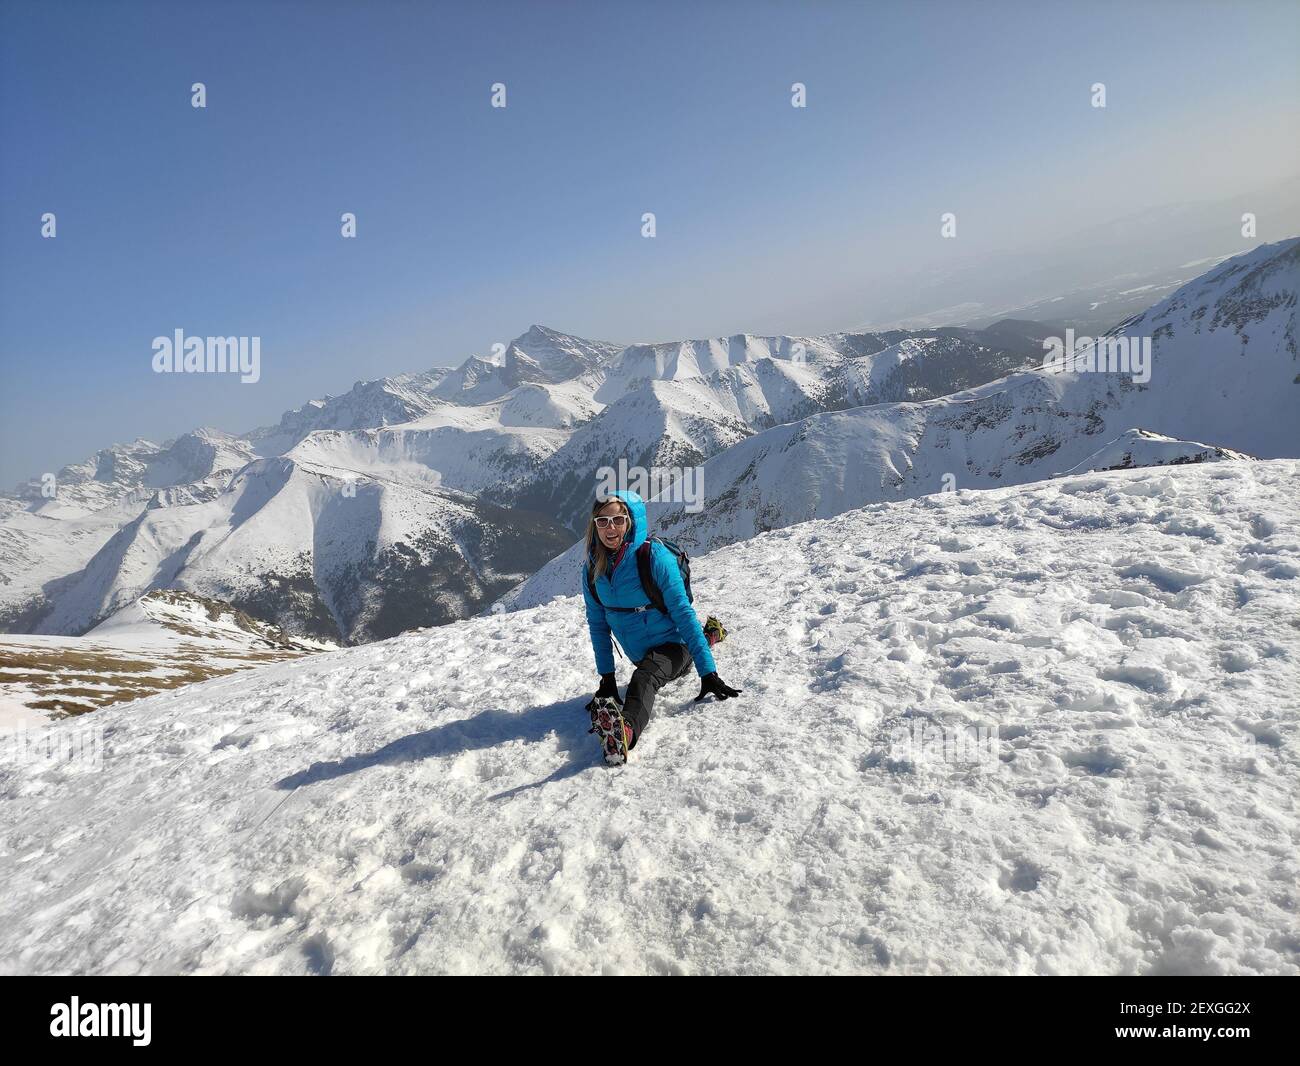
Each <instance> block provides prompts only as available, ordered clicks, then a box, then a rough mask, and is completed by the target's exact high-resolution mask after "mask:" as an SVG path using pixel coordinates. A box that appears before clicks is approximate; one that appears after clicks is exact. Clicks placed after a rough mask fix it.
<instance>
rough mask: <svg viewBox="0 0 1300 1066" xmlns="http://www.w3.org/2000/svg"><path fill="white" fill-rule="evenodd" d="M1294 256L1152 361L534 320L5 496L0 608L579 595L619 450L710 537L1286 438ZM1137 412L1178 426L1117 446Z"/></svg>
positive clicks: (388, 612)
mask: <svg viewBox="0 0 1300 1066" xmlns="http://www.w3.org/2000/svg"><path fill="white" fill-rule="evenodd" d="M1298 255H1300V242H1297V241H1296V240H1292V241H1287V242H1282V243H1281V244H1275V245H1267V246H1263V247H1261V248H1259V249H1256V250H1255V251H1254V252H1251V253H1249V254H1247V255H1244V256H1240V257H1237V258H1235V259H1232V260H1229V261H1228V262H1226V263H1223V264H1221V265H1219V266H1217V267H1216V268H1215V269H1213V270H1211V271H1210V272H1209V273H1208V274H1206V275H1204V276H1203V277H1201V278H1199V279H1197V280H1196V281H1195V282H1193V283H1191V284H1189V285H1186V286H1184V287H1183V288H1181V289H1179V290H1178V291H1177V292H1175V293H1174V294H1172V295H1171V296H1170V297H1169V298H1168V299H1166V300H1163V301H1161V302H1160V303H1159V304H1157V305H1156V306H1154V307H1152V308H1151V309H1149V310H1148V311H1147V312H1146V313H1145V314H1143V315H1141V316H1138V317H1137V318H1135V319H1133V320H1131V321H1129V322H1126V323H1123V324H1121V326H1120V327H1119V330H1118V332H1117V333H1116V334H1115V335H1116V336H1126V337H1127V336H1131V337H1134V338H1140V337H1143V336H1145V337H1147V338H1149V340H1150V343H1151V345H1152V347H1153V363H1154V365H1153V370H1152V375H1151V378H1150V380H1149V381H1146V382H1138V381H1135V380H1133V379H1131V378H1129V377H1125V376H1123V375H1117V374H1100V373H1096V374H1089V373H1077V372H1060V371H1059V370H1057V371H1053V372H1049V371H1045V370H1043V369H1032V368H1033V367H1039V366H1040V365H1041V364H1042V361H1043V351H1044V340H1045V339H1046V337H1047V334H1048V332H1049V331H1048V330H1047V329H1046V328H1045V327H1042V326H1039V325H1037V324H1035V323H1032V322H1020V321H1006V322H1000V323H997V324H995V325H994V326H992V327H990V328H988V329H985V330H968V329H951V328H938V329H933V330H923V331H897V330H896V331H888V332H883V333H852V334H830V335H827V336H823V337H757V336H749V335H739V336H733V337H727V338H713V339H707V340H695V341H683V342H673V343H661V344H637V345H632V346H619V345H614V344H604V343H600V342H595V341H588V340H584V339H582V338H578V337H573V336H569V335H566V334H562V333H558V332H555V331H553V330H549V329H546V328H544V327H541V326H534V327H532V328H531V329H529V330H528V331H527V332H526V333H524V334H523V335H522V336H520V337H519V338H517V339H516V340H514V341H512V342H511V343H510V344H508V345H504V346H502V347H501V348H500V349H499V350H498V352H496V353H494V354H493V355H491V356H488V357H482V356H472V357H470V358H469V359H467V360H466V361H465V362H464V363H462V364H461V365H460V366H459V367H457V368H454V369H449V368H438V369H434V370H431V371H429V372H427V373H424V374H416V375H402V376H399V377H395V378H384V379H379V380H377V381H368V382H359V383H358V384H357V385H355V386H354V387H353V389H352V390H351V391H350V392H348V393H347V394H345V395H343V396H339V397H326V398H325V399H323V400H316V401H312V402H311V403H308V404H305V405H303V406H302V407H299V408H297V409H295V410H293V411H289V412H286V413H285V414H284V416H283V417H282V418H281V420H280V422H279V423H278V424H277V425H275V426H271V427H264V428H261V429H257V430H254V431H252V432H249V433H245V434H242V435H232V434H227V433H223V432H220V431H217V430H212V429H201V430H196V431H194V432H193V433H190V434H186V435H184V436H182V437H180V438H178V439H177V440H175V441H171V442H168V443H166V444H164V445H156V444H153V443H151V442H148V441H143V440H140V441H136V442H134V443H132V444H129V445H118V446H114V447H112V448H108V449H105V450H104V451H102V452H100V453H99V454H98V455H97V456H95V457H94V458H92V459H91V460H88V461H86V462H84V463H80V464H75V465H73V466H69V467H65V468H64V469H63V470H62V471H60V472H59V473H58V475H57V477H56V478H55V479H54V486H55V489H54V492H53V495H52V496H51V495H49V493H50V486H49V485H48V484H47V483H46V481H48V479H46V481H43V480H41V479H35V480H33V481H32V482H29V483H27V484H26V485H24V486H20V487H19V488H18V489H17V490H16V491H15V492H13V493H10V494H7V495H6V496H3V497H0V630H3V631H8V632H34V633H45V634H78V633H84V632H86V631H88V630H89V629H91V628H92V627H94V626H95V625H97V624H98V623H100V622H102V621H103V620H104V619H106V618H108V617H110V616H111V615H113V614H114V613H115V612H117V611H119V610H121V609H122V608H123V607H125V606H127V605H129V604H131V603H134V602H135V601H136V600H137V599H139V597H140V596H142V595H144V594H145V593H147V592H149V591H151V590H155V589H164V588H174V589H180V590H184V591H188V592H191V593H194V594H197V595H202V596H205V597H211V598H214V599H218V600H222V601H225V602H228V603H230V604H232V605H234V606H235V607H237V608H239V609H241V610H244V611H246V612H248V613H249V614H250V615H252V616H254V617H257V618H261V619H263V620H265V621H267V622H270V623H274V624H276V625H278V626H280V627H282V628H284V629H285V630H286V631H287V632H290V633H294V634H298V635H300V636H304V637H311V638H315V639H321V640H327V641H333V642H338V643H357V642H365V641H369V640H375V639H382V638H384V637H389V636H392V635H394V634H396V633H400V632H402V631H404V630H406V629H410V628H417V627H422V626H429V625H435V624H441V623H445V622H448V621H451V620H454V619H457V618H463V617H466V616H468V615H471V614H473V613H475V612H477V611H479V610H482V609H483V608H485V607H487V606H488V605H490V604H492V603H493V602H494V601H497V600H498V599H499V598H501V597H503V595H505V594H506V593H509V595H508V596H506V598H505V599H504V600H501V602H502V605H503V606H511V607H517V606H527V605H530V604H532V603H535V602H542V599H544V598H545V597H546V596H550V595H554V594H556V592H557V591H559V592H563V593H565V594H567V593H568V592H571V591H572V587H573V586H572V584H571V581H572V580H574V579H573V577H572V574H573V567H572V565H571V559H569V558H568V557H567V556H562V554H561V553H563V552H564V551H565V549H567V548H569V546H570V545H571V544H572V542H573V540H574V536H575V533H576V532H577V531H578V529H579V528H580V524H581V522H582V520H583V517H584V514H585V510H586V507H587V505H588V502H589V500H590V498H591V496H592V493H593V490H594V486H595V478H596V471H597V470H598V469H599V468H600V467H603V466H614V465H616V464H617V463H618V461H619V460H623V461H625V462H626V463H628V464H630V465H634V466H639V467H644V468H651V467H655V468H664V469H671V468H679V469H680V468H684V467H696V466H702V485H703V489H704V492H705V494H706V497H707V503H706V506H705V508H704V510H703V511H702V512H698V513H696V512H694V511H687V510H686V508H685V507H684V506H682V505H681V504H678V505H674V504H672V503H671V502H664V503H661V504H657V505H655V506H654V507H652V509H651V510H652V517H653V518H654V520H655V521H656V522H657V523H658V526H659V528H660V529H661V530H662V531H663V532H665V533H668V534H670V535H672V536H674V537H675V538H677V539H679V540H681V541H683V542H684V543H685V544H687V545H688V546H690V547H692V548H693V549H694V550H696V551H700V550H708V549H712V548H716V547H719V546H721V545H725V544H730V543H733V542H735V541H737V540H743V539H746V538H748V537H752V536H754V535H756V534H758V533H761V532H763V531H765V530H770V529H776V528H781V527H783V526H787V525H790V524H793V523H796V522H802V521H806V520H809V519H812V518H819V517H828V516H831V515H835V514H838V513H841V512H843V511H845V510H848V509H851V508H856V507H860V506H863V505H864V504H869V503H874V502H878V501H884V500H897V499H905V498H909V497H912V496H917V495H923V494H926V493H932V492H937V491H940V490H942V489H945V488H970V487H991V486H997V485H1005V484H1016V483H1022V482H1028V481H1032V480H1040V479H1042V478H1045V477H1050V476H1052V475H1053V474H1057V473H1062V472H1065V471H1069V470H1072V469H1075V468H1078V467H1079V466H1080V465H1081V464H1088V463H1091V464H1093V465H1096V466H1099V467H1100V466H1115V465H1125V463H1124V462H1123V456H1124V455H1127V456H1128V457H1129V460H1128V464H1127V465H1135V464H1138V463H1142V462H1146V461H1152V462H1156V461H1160V459H1159V458H1158V456H1159V455H1162V454H1184V455H1186V456H1191V455H1195V454H1202V453H1204V454H1205V456H1206V457H1211V453H1212V452H1213V451H1214V450H1215V449H1219V450H1221V451H1223V452H1224V454H1226V453H1227V452H1231V451H1237V452H1243V453H1250V454H1254V455H1260V456H1267V457H1273V456H1288V455H1300V419H1297V418H1296V408H1297V385H1296V379H1297V373H1296V371H1297V369H1298V364H1297V357H1296V326H1295V307H1296V299H1297V291H1298V290H1300V268H1298V266H1297V256H1298ZM1139 431H1140V432H1144V433H1147V434H1153V435H1155V436H1163V437H1168V438H1172V441H1171V443H1170V445H1169V447H1170V448H1172V449H1173V451H1172V452H1170V451H1169V449H1168V448H1166V449H1164V450H1163V451H1162V450H1161V449H1155V448H1151V447H1149V446H1146V445H1141V446H1138V447H1136V448H1133V447H1129V448H1127V450H1125V446H1126V445H1128V444H1132V443H1133V442H1134V436H1133V435H1134V434H1135V433H1138V432H1139ZM1142 439H1143V440H1144V441H1146V442H1148V444H1149V442H1150V441H1151V440H1154V437H1145V438H1142ZM1183 441H1190V442H1204V444H1203V445H1201V444H1196V445H1194V446H1193V445H1187V446H1184V445H1183V444H1181V443H1180V442H1183ZM1108 449H1109V450H1108ZM1180 449H1181V450H1180ZM1164 461H1170V460H1169V459H1165V460H1164ZM1183 461H1187V460H1186V459H1184V460H1183ZM557 556H561V558H560V559H558V560H557V559H556V557H557ZM548 560H550V561H551V563H550V565H549V566H547V567H545V568H544V569H541V568H543V564H546V563H548ZM539 569H541V572H538V571H539ZM557 573H559V574H561V575H562V577H561V578H560V579H557V578H556V576H555V575H556V574H557ZM533 574H536V576H535V577H534V578H532V579H531V580H530V581H529V582H525V579H528V578H529V575H533ZM539 596H540V597H542V599H539Z"/></svg>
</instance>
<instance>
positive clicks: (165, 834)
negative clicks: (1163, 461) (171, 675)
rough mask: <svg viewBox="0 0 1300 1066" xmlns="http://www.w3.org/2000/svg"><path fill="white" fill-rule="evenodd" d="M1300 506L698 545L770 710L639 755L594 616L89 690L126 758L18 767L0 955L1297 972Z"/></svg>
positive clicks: (354, 966) (874, 510)
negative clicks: (594, 709)
mask: <svg viewBox="0 0 1300 1066" xmlns="http://www.w3.org/2000/svg"><path fill="white" fill-rule="evenodd" d="M1298 487H1300V462H1297V461H1294V460H1273V461H1268V462H1258V463H1235V462H1234V463H1213V464H1203V465H1182V466H1176V467H1164V468H1160V469H1156V470H1131V471H1114V472H1108V473H1100V474H1090V475H1085V476H1079V477H1068V478H1061V479H1057V480H1055V481H1050V482H1045V483H1040V484H1035V485H1031V486H1024V487H1017V488H1007V489H996V490H992V491H988V492H971V491H958V492H952V493H942V494H935V495H929V496H925V497H923V498H920V499H915V500H909V501H903V502H895V503H884V504H878V505H875V506H871V507H867V508H864V509H861V510H856V511H852V512H848V513H845V514H842V515H840V516H838V517H836V518H833V519H830V520H824V521H816V522H809V523H806V524H803V525H798V526H793V527H790V528H786V529H783V530H780V531H777V532H773V533H769V534H766V535H763V536H760V537H756V538H754V539H753V540H751V541H748V542H746V543H744V544H738V545H735V546H733V547H730V548H727V549H725V550H722V551H719V552H716V553H714V554H711V555H709V556H706V557H701V558H699V559H698V560H696V564H695V568H694V572H693V584H694V587H695V592H696V604H697V607H698V608H699V609H700V611H701V612H704V611H709V612H712V613H715V614H717V615H719V616H720V617H721V618H722V619H723V620H724V622H725V623H726V625H727V628H728V630H729V631H730V636H729V638H728V640H727V641H726V642H725V643H723V644H721V645H720V646H719V647H718V648H717V649H716V655H717V659H718V667H719V671H720V672H721V674H722V676H723V677H724V678H725V679H726V680H727V681H728V682H729V683H731V684H733V685H735V686H737V687H739V688H740V689H742V690H743V693H742V695H741V697H740V698H738V699H736V700H729V701H727V702H725V703H712V702H708V703H703V704H696V703H694V702H693V697H694V696H695V694H696V691H697V687H696V683H695V679H694V678H693V677H688V678H687V679H685V680H683V681H680V682H677V683H675V684H673V685H670V686H668V687H667V688H666V689H665V690H664V691H663V693H662V694H661V697H660V703H659V706H658V708H657V713H656V717H655V719H654V721H653V722H652V724H651V726H650V728H649V729H648V730H647V731H646V733H645V734H644V736H643V737H642V739H641V740H640V742H639V743H638V745H637V747H636V749H635V751H634V752H633V758H632V762H631V764H630V765H629V766H627V767H625V768H622V769H619V770H611V769H609V768H607V767H605V766H604V764H603V762H601V760H600V756H599V753H598V751H597V749H596V746H595V744H594V743H593V741H592V738H591V737H590V736H588V734H587V727H588V719H587V715H586V712H585V711H584V710H583V704H584V703H585V702H586V701H587V699H588V698H589V697H590V694H591V691H592V689H593V687H594V684H595V681H596V678H595V674H594V667H593V661H592V655H591V649H590V646H589V642H588V639H587V634H586V627H585V622H584V618H583V611H582V608H581V603H580V601H579V600H578V599H576V598H572V597H570V598H567V599H563V600H560V601H557V602H555V603H552V604H550V605H548V606H545V607H541V608H537V609H534V610H530V611H523V612H519V613H516V614H500V615H488V616H484V617H480V618H474V619H470V620H467V621H462V622H457V623H454V624H452V625H449V626H445V627H442V628H439V629H436V630H431V631H422V632H413V633H407V634H404V635H402V636H400V637H397V638H395V639H393V640H389V641H385V642H382V643H378V644H373V645H368V646H366V647H362V648H351V649H347V650H344V651H339V652H327V653H323V654H321V655H316V656H311V657H309V658H307V659H303V660H300V661H297V662H295V663H292V664H281V665H273V666H268V667H265V668H260V669H258V670H256V671H253V672H251V673H246V674H242V675H236V676H232V677H229V678H223V679H219V680H215V681H210V682H207V683H204V684H202V685H198V686H195V687H191V688H188V689H185V690H183V691H179V692H176V693H174V694H170V695H162V696H157V697H153V698H151V699H148V700H143V701H139V702H136V703H133V704H129V705H123V706H118V707H112V708H108V709H105V710H102V711H96V712H94V714H93V716H92V718H91V719H83V720H82V723H81V724H82V725H84V724H85V723H86V722H88V721H93V723H94V724H95V725H97V726H101V727H102V728H103V735H104V742H105V748H104V758H103V767H102V770H101V771H99V772H90V771H89V770H88V769H83V768H81V767H79V766H77V765H74V764H63V765H58V766H51V765H48V764H42V763H39V762H36V761H23V760H21V759H18V758H16V757H14V756H13V755H12V754H9V753H6V754H5V755H4V756H3V760H2V761H0V803H2V804H3V807H4V819H3V824H4V826H5V827H6V828H5V830H4V836H3V847H2V848H0V968H2V969H3V970H5V971H6V972H10V973H21V974H37V973H69V972H76V973H81V972H85V973H92V974H93V973H159V972H167V973H170V972H181V973H204V974H221V973H286V974H288V973H339V974H347V973H423V972H468V971H485V972H491V973H543V972H544V973H601V972H605V973H719V972H728V973H731V972H743V973H771V972H793V971H797V972H819V973H890V974H914V973H918V974H919V973H1018V974H1029V973H1044V974H1048V973H1092V974H1162V973H1177V974H1246V973H1265V974H1292V975H1295V974H1300V949H1298V947H1297V941H1296V937H1295V934H1294V932H1293V925H1294V921H1293V919H1294V905H1293V901H1294V898H1295V886H1296V884H1297V881H1300V858H1298V856H1297V851H1296V847H1295V840H1296V834H1297V832H1300V824H1298V821H1297V815H1296V797H1295V781H1296V780H1297V775H1298V774H1300V755H1298V753H1297V728H1298V727H1300V708H1298V707H1297V704H1296V700H1295V693H1296V692H1297V691H1300V629H1298V628H1297V626H1296V624H1295V622H1296V618H1297V613H1298V612H1297V607H1298V605H1300V492H1297V488H1298ZM619 672H620V678H619V680H620V682H626V680H627V666H626V664H625V663H622V662H620V664H619ZM71 728H75V723H73V724H69V723H59V724H55V725H53V726H50V727H49V729H50V730H52V731H60V730H67V729H71ZM994 730H995V731H996V732H992V731H994ZM53 735H54V736H55V737H56V738H57V737H60V736H62V735H63V734H62V733H54V734H53ZM611 901H615V903H614V904H613V905H611Z"/></svg>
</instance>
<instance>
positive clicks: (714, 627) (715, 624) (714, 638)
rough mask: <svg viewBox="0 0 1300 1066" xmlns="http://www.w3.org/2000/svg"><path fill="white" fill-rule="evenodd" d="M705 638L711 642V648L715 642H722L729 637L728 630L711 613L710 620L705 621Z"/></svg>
mask: <svg viewBox="0 0 1300 1066" xmlns="http://www.w3.org/2000/svg"><path fill="white" fill-rule="evenodd" d="M704 639H705V640H707V641H708V642H709V647H710V648H712V647H713V645H715V644H721V643H722V642H723V641H724V640H726V639H727V631H726V630H725V629H724V628H723V627H722V623H721V622H719V621H718V620H717V619H716V618H714V617H713V615H709V619H708V621H707V622H705V623H704Z"/></svg>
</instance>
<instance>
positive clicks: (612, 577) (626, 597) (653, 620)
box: [582, 492, 717, 677]
mask: <svg viewBox="0 0 1300 1066" xmlns="http://www.w3.org/2000/svg"><path fill="white" fill-rule="evenodd" d="M611 495H612V496H617V497H618V498H619V499H621V500H622V501H623V502H624V503H625V504H627V509H628V513H629V514H630V515H631V516H632V523H631V528H630V529H629V530H628V531H627V535H626V536H625V537H624V540H625V542H626V543H627V550H626V551H624V552H623V558H622V559H620V560H619V562H618V565H617V566H616V567H614V569H613V572H610V571H606V572H605V573H603V574H601V575H600V577H598V578H596V595H598V596H599V597H600V601H601V602H600V603H597V602H596V601H595V600H593V599H592V598H591V590H590V589H589V588H587V571H586V568H585V566H584V569H583V571H582V598H583V600H585V601H586V604H587V629H588V630H589V631H590V632H591V646H592V648H593V649H594V650H595V652H596V672H597V673H601V674H612V673H613V672H614V650H613V648H612V647H611V646H610V643H609V637H610V633H611V631H612V632H613V635H614V636H615V637H617V638H618V642H619V643H620V644H621V645H622V646H623V651H624V652H626V653H627V657H628V658H629V659H631V660H632V661H633V662H638V661H639V660H641V659H643V658H645V654H646V652H648V651H649V650H650V649H651V648H654V647H657V646H658V645H660V644H685V645H686V647H687V648H689V649H690V653H691V658H692V659H694V660H695V669H696V670H698V671H699V674H700V676H701V677H703V676H704V675H705V674H711V673H713V672H714V671H715V670H716V669H717V667H716V666H714V665H713V655H712V653H711V652H710V651H709V642H708V641H707V640H705V638H704V631H703V630H702V629H701V628H700V620H699V618H698V617H697V616H696V614H695V612H694V611H693V610H692V609H691V604H690V601H689V600H688V599H687V598H686V585H685V584H684V583H683V582H682V575H681V571H680V570H678V568H677V560H676V559H674V558H673V554H672V552H670V551H669V550H668V549H667V548H665V547H664V546H663V545H662V544H658V543H655V544H652V545H651V548H650V551H651V555H650V559H651V567H652V572H653V574H654V578H655V581H656V582H657V583H658V585H659V589H660V591H661V592H662V593H663V597H664V606H666V607H667V608H668V613H667V614H664V613H663V611H660V610H659V609H657V608H655V607H649V608H648V609H647V610H644V611H636V612H635V613H632V612H628V611H607V610H605V607H604V606H603V605H605V604H607V605H609V606H611V607H647V605H648V604H649V603H650V597H648V596H647V595H646V594H645V590H644V589H642V588H641V577H640V575H639V574H638V573H637V569H636V550H637V548H639V547H640V546H641V545H642V544H643V543H644V542H645V539H646V533H647V530H648V528H649V527H648V525H647V523H646V514H645V503H644V501H643V500H642V499H641V497H640V496H638V495H637V494H636V493H635V492H614V493H611ZM590 565H591V560H590V559H589V560H588V561H587V563H586V566H590Z"/></svg>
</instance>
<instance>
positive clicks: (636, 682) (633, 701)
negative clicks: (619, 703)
mask: <svg viewBox="0 0 1300 1066" xmlns="http://www.w3.org/2000/svg"><path fill="white" fill-rule="evenodd" d="M690 668H691V653H690V651H689V650H688V649H687V647H686V645H685V644H660V645H659V646H658V647H657V648H651V649H650V650H649V651H648V652H646V654H645V658H644V659H642V660H641V661H640V662H638V663H637V664H636V670H635V671H634V672H633V674H632V680H631V681H630V682H628V686H627V698H626V699H625V700H624V702H623V721H625V722H627V723H628V724H629V725H631V726H632V733H633V736H632V743H634V744H635V743H636V741H637V738H638V737H640V736H641V731H642V730H643V729H645V727H646V726H647V725H648V724H649V722H650V712H651V711H652V710H653V709H654V703H655V694H656V693H658V691H659V690H660V689H661V688H662V687H663V686H664V685H666V684H668V682H669V681H676V680H677V678H679V677H681V676H682V675H683V674H684V673H686V671H687V670H689V669H690Z"/></svg>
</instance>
